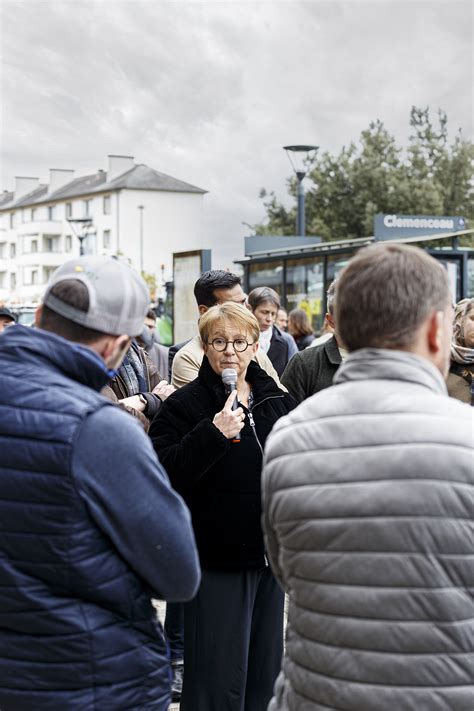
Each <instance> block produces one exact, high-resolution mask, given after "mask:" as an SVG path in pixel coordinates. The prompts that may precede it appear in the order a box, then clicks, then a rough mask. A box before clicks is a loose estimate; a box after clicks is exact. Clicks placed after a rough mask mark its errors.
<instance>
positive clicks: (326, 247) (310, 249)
mask: <svg viewBox="0 0 474 711" xmlns="http://www.w3.org/2000/svg"><path fill="white" fill-rule="evenodd" d="M469 234H474V229H470V230H462V231H458V232H444V233H442V234H438V235H424V236H415V237H399V238H398V239H397V238H393V239H390V240H376V239H375V237H373V236H372V237H354V238H350V239H349V238H348V239H344V240H337V241H328V242H320V243H319V244H310V245H305V246H301V245H295V246H294V247H285V248H280V247H276V248H274V249H264V250H260V251H258V252H252V254H251V255H246V256H245V257H243V259H234V264H250V263H252V262H253V261H258V260H260V261H262V260H267V259H270V258H275V259H276V258H282V257H289V258H294V257H299V256H301V257H303V256H305V255H309V256H311V257H312V256H315V255H321V254H324V253H329V254H331V253H336V252H350V251H351V250H354V249H358V248H360V247H365V246H368V245H370V244H374V243H377V244H390V243H391V244H394V243H396V244H410V243H411V244H413V243H416V242H435V241H438V240H443V239H448V238H451V239H452V238H453V237H462V236H463V235H469Z"/></svg>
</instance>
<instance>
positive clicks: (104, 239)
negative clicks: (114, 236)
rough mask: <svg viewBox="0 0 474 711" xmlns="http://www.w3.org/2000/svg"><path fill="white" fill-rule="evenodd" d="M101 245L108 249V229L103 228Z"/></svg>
mask: <svg viewBox="0 0 474 711" xmlns="http://www.w3.org/2000/svg"><path fill="white" fill-rule="evenodd" d="M102 245H103V247H104V249H108V248H109V247H110V230H104V234H103V237H102Z"/></svg>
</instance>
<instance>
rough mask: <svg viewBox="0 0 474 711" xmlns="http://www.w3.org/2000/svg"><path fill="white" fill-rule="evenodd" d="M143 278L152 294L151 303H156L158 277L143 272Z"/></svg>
mask: <svg viewBox="0 0 474 711" xmlns="http://www.w3.org/2000/svg"><path fill="white" fill-rule="evenodd" d="M142 277H143V279H144V281H145V283H146V285H147V287H148V290H149V292H150V301H156V291H157V288H158V284H157V280H156V276H155V275H154V274H149V273H148V272H142Z"/></svg>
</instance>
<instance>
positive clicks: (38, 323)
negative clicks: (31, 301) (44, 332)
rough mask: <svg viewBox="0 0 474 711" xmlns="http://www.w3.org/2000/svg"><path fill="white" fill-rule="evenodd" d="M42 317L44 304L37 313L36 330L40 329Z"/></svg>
mask: <svg viewBox="0 0 474 711" xmlns="http://www.w3.org/2000/svg"><path fill="white" fill-rule="evenodd" d="M42 315H43V304H40V305H39V306H38V308H37V309H36V311H35V328H39V327H40V323H41V316H42Z"/></svg>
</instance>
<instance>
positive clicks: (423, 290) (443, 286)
mask: <svg viewBox="0 0 474 711" xmlns="http://www.w3.org/2000/svg"><path fill="white" fill-rule="evenodd" d="M449 301H450V290H449V282H448V277H447V273H446V271H445V269H444V268H443V267H442V266H441V264H439V262H437V261H436V260H435V259H434V258H433V257H430V255H429V254H427V253H426V252H424V251H423V250H421V249H418V248H417V247H410V246H408V245H401V244H377V245H372V246H370V247H366V248H365V249H362V250H360V252H358V253H357V254H356V255H355V256H354V257H353V258H352V259H351V260H350V261H349V263H348V264H347V266H346V267H345V268H344V269H343V271H342V272H341V274H340V276H339V278H338V280H337V299H336V324H337V330H338V334H339V336H340V338H341V340H342V342H343V343H344V345H345V346H346V348H348V349H349V350H350V351H355V350H358V349H359V348H392V349H400V350H406V349H408V348H410V347H411V346H412V344H413V342H414V340H415V338H416V335H417V331H418V329H419V328H420V326H421V325H422V324H423V322H424V321H425V320H426V318H427V317H428V316H429V315H430V314H431V313H433V312H435V311H444V310H445V309H446V307H447V306H448V304H449Z"/></svg>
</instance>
